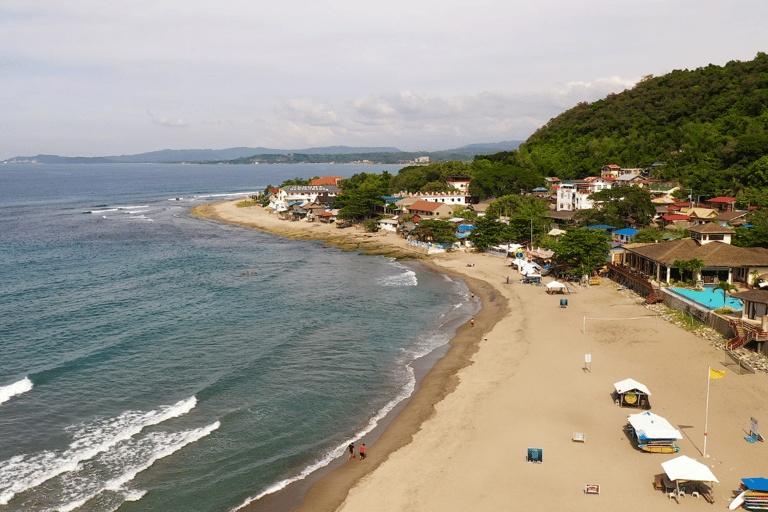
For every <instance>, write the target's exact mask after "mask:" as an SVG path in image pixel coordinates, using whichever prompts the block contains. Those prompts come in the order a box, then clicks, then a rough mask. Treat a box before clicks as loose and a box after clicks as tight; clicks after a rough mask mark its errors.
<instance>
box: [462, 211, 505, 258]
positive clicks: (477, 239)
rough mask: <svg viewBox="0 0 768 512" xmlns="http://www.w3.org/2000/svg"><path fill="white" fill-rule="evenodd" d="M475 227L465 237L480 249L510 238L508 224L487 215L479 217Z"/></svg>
mask: <svg viewBox="0 0 768 512" xmlns="http://www.w3.org/2000/svg"><path fill="white" fill-rule="evenodd" d="M475 227H476V229H473V230H472V232H471V233H470V234H469V236H468V237H467V238H468V239H469V241H470V242H472V243H473V244H475V246H476V247H477V248H478V249H480V250H483V249H485V248H487V247H490V246H492V245H496V244H498V243H501V242H507V241H509V240H511V239H512V237H511V233H510V231H509V226H508V225H507V224H505V223H504V222H501V221H499V220H498V219H495V218H492V217H489V216H488V215H486V216H485V217H479V218H478V219H477V222H475Z"/></svg>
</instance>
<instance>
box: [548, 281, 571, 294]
mask: <svg viewBox="0 0 768 512" xmlns="http://www.w3.org/2000/svg"><path fill="white" fill-rule="evenodd" d="M566 290H568V287H567V286H565V284H563V283H561V282H560V281H552V282H551V283H547V293H549V294H550V295H552V294H555V293H565V291H566ZM568 293H570V290H568Z"/></svg>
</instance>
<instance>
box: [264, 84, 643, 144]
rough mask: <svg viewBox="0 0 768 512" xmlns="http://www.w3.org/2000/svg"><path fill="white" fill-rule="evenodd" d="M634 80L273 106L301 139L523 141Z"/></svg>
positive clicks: (277, 122) (278, 121) (276, 122)
mask: <svg viewBox="0 0 768 512" xmlns="http://www.w3.org/2000/svg"><path fill="white" fill-rule="evenodd" d="M636 81H637V80H635V79H626V78H621V77H615V76H614V77H608V78H600V79H596V80H594V81H591V82H583V81H581V82H580V81H574V82H568V83H565V84H557V85H555V86H554V87H552V88H550V89H548V90H543V91H537V92H527V93H511V92H505V91H484V92H480V93H477V94H464V95H455V96H445V95H429V94H425V93H413V92H410V91H402V92H397V93H384V94H379V95H377V96H362V97H359V98H356V99H353V100H350V101H346V102H339V103H329V102H313V101H312V100H310V99H307V98H301V99H291V100H288V101H285V102H284V104H283V105H282V107H281V108H280V109H278V110H277V111H276V112H275V118H273V119H272V125H273V126H274V129H275V130H284V133H285V134H286V135H288V136H290V138H291V140H294V141H296V143H297V144H298V145H301V144H302V142H305V143H313V144H320V143H337V142H339V141H346V142H345V143H349V144H353V143H355V144H358V143H363V144H364V143H366V142H371V143H373V142H374V141H378V142H379V143H385V142H384V141H388V142H386V143H389V144H399V146H398V147H405V146H411V147H413V146H414V145H416V146H417V145H418V144H422V145H423V144H424V143H425V141H426V140H427V139H435V140H438V141H439V140H444V141H447V142H446V144H448V145H449V146H450V144H451V143H450V142H448V141H456V142H477V141H500V140H524V139H526V138H527V137H528V136H529V135H530V134H531V133H533V132H534V131H535V130H536V129H538V128H539V127H541V126H542V125H544V124H545V123H547V121H549V119H551V118H552V117H556V116H557V115H559V114H560V113H561V112H563V111H564V110H566V109H567V108H570V107H572V106H574V105H576V104H577V103H579V102H582V101H587V102H592V101H596V100H598V99H601V98H604V97H605V96H607V95H608V94H610V93H614V92H621V91H622V90H624V89H627V88H630V87H632V86H633V85H634V84H635V83H636ZM283 125H284V126H283ZM352 141H357V142H352Z"/></svg>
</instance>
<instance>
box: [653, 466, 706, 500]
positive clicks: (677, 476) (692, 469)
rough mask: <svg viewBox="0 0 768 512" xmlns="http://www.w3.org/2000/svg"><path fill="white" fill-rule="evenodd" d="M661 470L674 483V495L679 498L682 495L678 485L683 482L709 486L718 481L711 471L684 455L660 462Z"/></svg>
mask: <svg viewBox="0 0 768 512" xmlns="http://www.w3.org/2000/svg"><path fill="white" fill-rule="evenodd" d="M661 468H662V469H663V470H664V472H665V473H666V474H667V477H668V478H669V479H670V480H672V481H673V482H675V494H676V495H677V496H680V494H681V493H682V491H681V490H680V484H682V483H685V482H707V483H709V484H710V485H711V484H712V482H718V483H719V480H718V479H717V478H715V475H713V474H712V471H710V470H709V468H708V467H707V466H705V465H704V464H702V463H701V462H697V461H695V460H693V459H692V458H690V457H688V456H686V455H681V456H679V457H677V458H674V459H672V460H668V461H667V462H662V463H661ZM703 493H704V494H706V491H703ZM707 501H709V500H707Z"/></svg>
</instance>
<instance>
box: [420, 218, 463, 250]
mask: <svg viewBox="0 0 768 512" xmlns="http://www.w3.org/2000/svg"><path fill="white" fill-rule="evenodd" d="M411 234H412V235H413V237H414V238H416V240H419V241H421V242H432V243H436V244H442V243H453V242H455V241H456V240H458V238H456V234H455V228H454V227H453V224H451V223H450V222H446V221H444V220H437V219H424V220H421V221H419V223H418V224H417V225H416V227H415V228H414V229H413V231H411Z"/></svg>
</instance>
